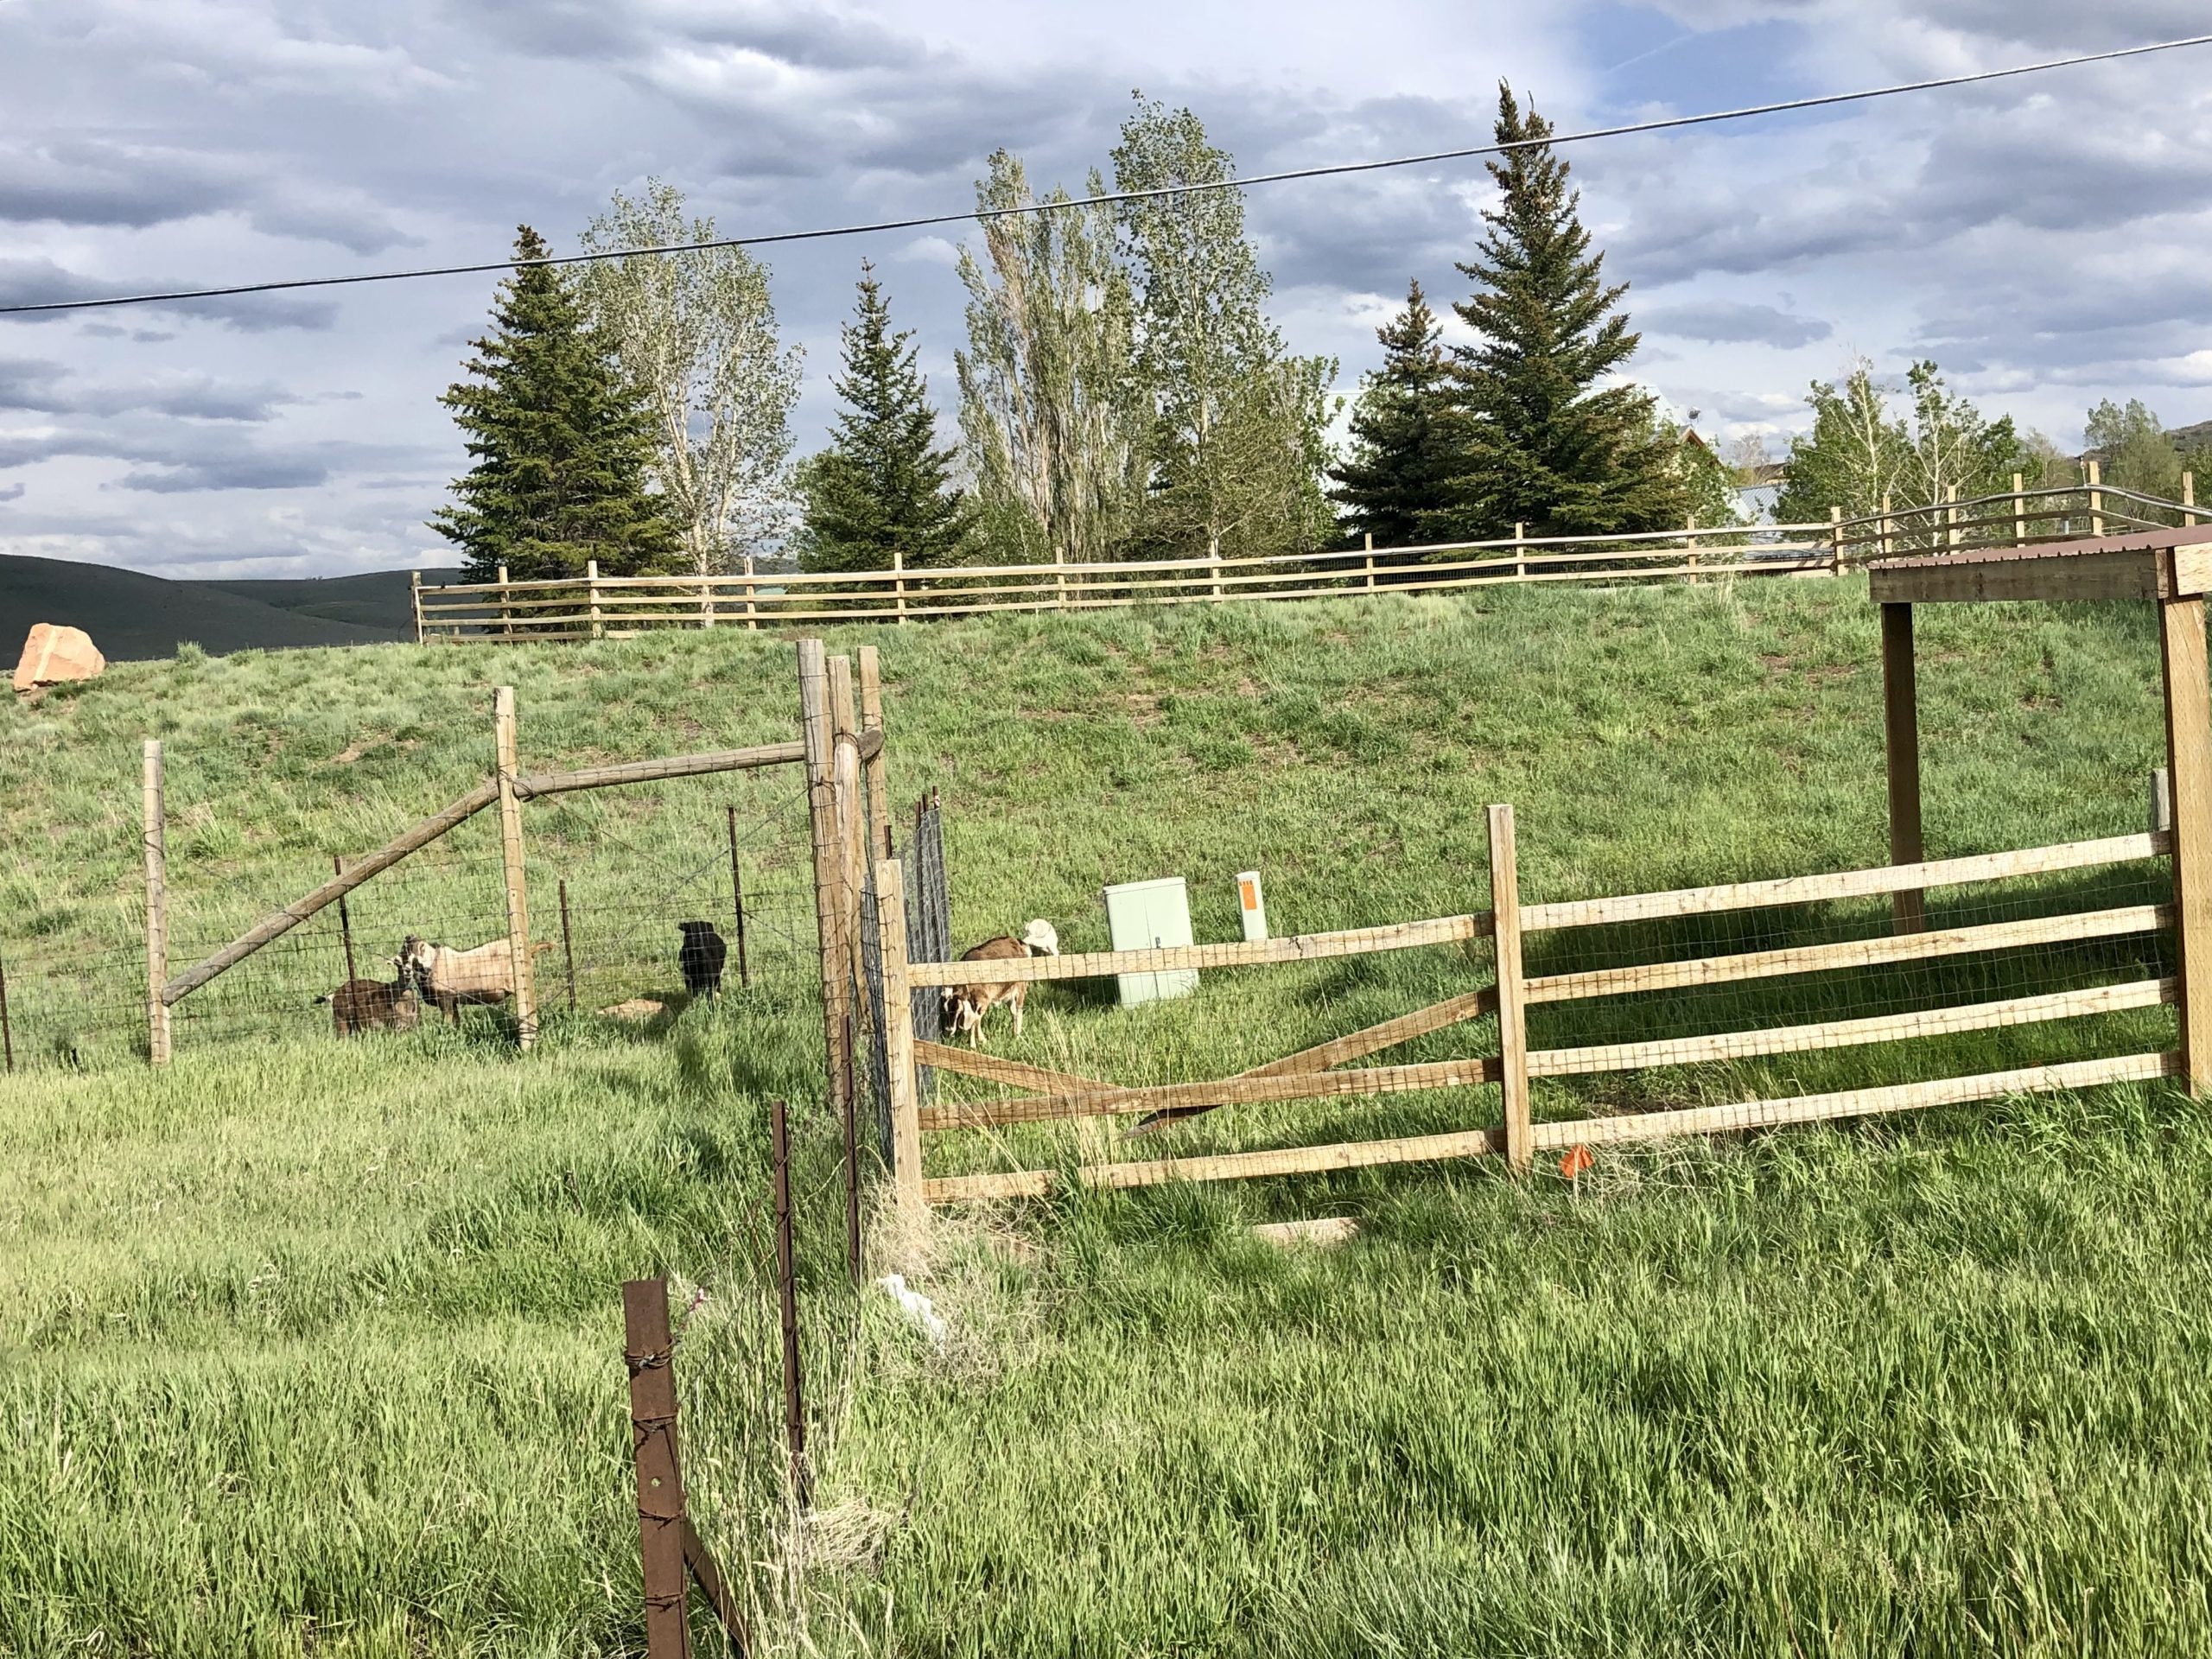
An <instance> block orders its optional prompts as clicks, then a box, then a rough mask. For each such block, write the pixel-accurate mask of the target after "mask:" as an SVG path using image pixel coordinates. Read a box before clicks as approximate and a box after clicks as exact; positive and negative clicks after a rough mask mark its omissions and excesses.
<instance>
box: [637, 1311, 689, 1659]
mask: <svg viewBox="0 0 2212 1659" xmlns="http://www.w3.org/2000/svg"><path fill="white" fill-rule="evenodd" d="M622 1335H623V1351H622V1361H623V1364H624V1366H625V1368H626V1370H628V1371H629V1373H630V1445H631V1448H632V1456H633V1457H634V1458H635V1459H636V1462H637V1468H638V1554H639V1560H640V1562H641V1564H642V1565H643V1567H644V1568H645V1652H646V1654H647V1655H648V1656H649V1659H688V1656H689V1655H690V1651H691V1630H690V1621H689V1619H688V1618H686V1616H685V1608H684V1589H683V1541H684V1539H683V1535H684V1533H685V1532H686V1531H687V1530H688V1529H689V1522H688V1519H687V1517H686V1516H685V1515H684V1512H683V1465H682V1464H681V1463H680V1462H679V1461H678V1459H677V1451H676V1377H675V1375H674V1370H673V1362H674V1349H675V1339H674V1338H673V1337H672V1336H671V1333H670V1332H669V1328H668V1281H666V1280H665V1279H632V1280H630V1281H627V1282H626V1283H625V1284H624V1285H623V1287H622Z"/></svg>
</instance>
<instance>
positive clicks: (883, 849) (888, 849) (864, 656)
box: [860, 645, 892, 859]
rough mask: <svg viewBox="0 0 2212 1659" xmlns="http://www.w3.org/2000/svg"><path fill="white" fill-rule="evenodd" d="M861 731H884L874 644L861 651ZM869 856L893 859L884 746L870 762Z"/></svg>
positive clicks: (880, 678)
mask: <svg viewBox="0 0 2212 1659" xmlns="http://www.w3.org/2000/svg"><path fill="white" fill-rule="evenodd" d="M860 664H861V730H862V731H863V732H880V731H881V730H882V729H883V658H882V657H881V655H880V653H879V652H877V651H876V648H875V647H874V645H862V646H861V649H860ZM891 853H892V846H891V761H890V757H889V756H887V755H886V754H885V753H884V752H883V750H882V748H881V747H878V748H877V750H876V752H875V753H874V756H873V757H872V758H871V759H870V760H868V856H869V857H870V858H871V859H876V858H888V857H890V856H891Z"/></svg>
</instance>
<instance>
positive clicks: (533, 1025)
mask: <svg viewBox="0 0 2212 1659" xmlns="http://www.w3.org/2000/svg"><path fill="white" fill-rule="evenodd" d="M492 732H493V745H494V747H495V749H496V752H497V757H498V762H499V874H500V876H501V879H502V880H504V882H505V886H506V890H507V956H508V959H509V960H510V961H511V962H512V963H513V964H514V983H515V1040H516V1041H517V1043H518V1044H519V1045H520V1046H522V1047H524V1048H528V1047H530V1046H531V1045H532V1044H534V1043H536V1042H537V987H536V986H535V985H534V984H532V983H531V954H530V893H529V890H528V887H527V886H526V884H525V882H524V876H523V861H522V798H521V797H520V796H518V795H517V794H516V793H515V775H516V774H517V773H518V772H520V771H521V770H522V765H521V760H520V754H519V745H518V741H517V739H516V736H515V689H514V687H512V686H511V685H503V686H500V687H499V688H498V689H497V690H494V691H493V693H492Z"/></svg>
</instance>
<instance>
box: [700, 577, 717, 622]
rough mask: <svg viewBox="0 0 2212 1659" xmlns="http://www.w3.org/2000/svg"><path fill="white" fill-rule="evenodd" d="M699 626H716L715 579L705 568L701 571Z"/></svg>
mask: <svg viewBox="0 0 2212 1659" xmlns="http://www.w3.org/2000/svg"><path fill="white" fill-rule="evenodd" d="M699 626H701V627H702V628H711V627H713V626H715V579H714V577H713V575H711V574H709V572H707V571H704V570H702V571H701V572H700V573H699Z"/></svg>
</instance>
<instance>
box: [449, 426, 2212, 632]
mask: <svg viewBox="0 0 2212 1659" xmlns="http://www.w3.org/2000/svg"><path fill="white" fill-rule="evenodd" d="M2090 472H2091V478H2090V481H2089V483H2088V484H2087V485H2084V486H2069V487H2065V488H2058V489H2047V490H2029V489H2024V488H2022V487H2021V486H2020V481H2019V480H2017V479H2016V480H2014V488H2013V489H2012V492H2011V493H2006V494H2003V495H1994V496H1984V497H1979V498H1974V499H1967V500H1959V499H1955V493H1954V496H1953V499H1947V500H1945V501H1943V502H1942V503H1940V504H1937V505H1923V506H1902V507H1898V508H1897V509H1895V510H1893V511H1892V510H1891V509H1890V508H1889V507H1888V506H1887V505H1886V504H1885V508H1884V510H1883V511H1882V512H1878V513H1875V514H1872V515H1870V516H1867V517H1865V518H1844V517H1842V516H1841V514H1840V513H1839V514H1836V515H1834V516H1832V517H1831V518H1829V519H1828V520H1827V522H1825V523H1805V524H1758V525H1733V526H1729V527H1726V528H1720V529H1707V530H1700V529H1698V528H1696V527H1694V526H1692V527H1689V528H1686V529H1683V530H1680V531H1670V532H1668V533H1666V534H1653V533H1649V532H1638V533H1634V534H1620V535H1608V536H1527V535H1522V534H1519V533H1517V532H1516V534H1515V535H1513V536H1511V537H1500V538H1497V539H1494V540H1489V541H1474V542H1440V543H1427V544H1424V545H1421V546H1414V547H1391V548H1378V547H1375V546H1372V545H1369V546H1365V547H1358V548H1350V549H1341V550H1334V551H1327V552H1313V553H1283V554H1268V555H1264V556H1241V557H1226V558H1224V557H1221V556H1217V555H1208V556H1200V557H1196V558H1174V559H1133V560H1126V561H1119V562H1114V563H1068V562H1066V561H1060V562H1057V563H1050V564H1011V565H964V566H951V567H942V568H934V567H933V568H927V569H919V568H911V567H908V566H907V565H906V564H905V563H903V562H899V561H897V560H895V559H894V563H893V568H892V569H888V570H857V571H839V572H835V573H801V572H791V573H779V572H774V571H768V570H763V569H760V568H759V567H758V565H757V564H755V563H754V562H753V561H752V560H749V559H748V560H747V562H746V564H745V567H744V569H742V570H741V571H739V572H736V573H734V574H731V575H712V576H700V575H681V576H611V575H608V576H603V575H600V573H599V567H598V565H597V563H592V564H590V565H588V567H587V568H586V570H585V574H584V575H583V576H582V578H581V579H578V578H575V577H567V578H561V579H556V580H548V581H536V582H510V581H508V580H506V577H505V570H504V569H502V571H501V573H500V577H499V580H498V581H496V582H463V583H447V584H444V585H442V586H437V587H427V588H426V587H423V586H422V585H421V575H420V573H417V575H416V578H415V582H416V586H415V588H414V593H413V604H414V615H415V637H416V640H417V642H418V643H419V642H423V641H429V640H461V641H475V642H491V643H499V642H505V643H510V644H512V643H515V642H518V641H524V640H532V639H619V638H622V637H625V636H626V635H630V634H633V633H636V632H639V630H641V629H645V628H653V627H700V628H711V627H716V626H737V627H748V628H758V627H760V626H772V627H779V626H786V625H792V624H809V623H821V622H908V621H920V620H927V619H931V618H936V617H950V616H971V615H976V614H980V613H990V612H1012V613H1025V612H1039V611H1062V612H1065V611H1090V610H1106V609H1118V608H1123V607H1131V606H1138V605H1198V604H1218V603H1222V602H1224V601H1233V600H1287V599H1313V598H1320V597H1325V596H1329V595H1335V596H1338V597H1343V596H1344V595H1346V594H1370V593H1377V594H1436V593H1452V592H1457V591H1460V590H1463V589H1466V588H1481V587H1488V586H1491V585H1493V584H1496V583H1501V582H1505V583H1514V582H1599V583H1608V584H1618V583H1620V582H1644V581H1654V580H1662V581H1686V582H1702V581H1707V580H1711V579H1714V578H1719V577H1733V576H1770V575H1794V576H1822V575H1836V574H1839V573H1840V572H1841V571H1843V570H1845V569H1849V568H1850V567H1852V566H1853V565H1855V564H1859V563H1865V562H1866V561H1867V560H1869V559H1874V558H1880V557H1885V556H1891V555H1895V554H1898V553H1908V552H1917V551H1924V550H1929V549H1944V548H1948V549H1956V550H1961V551H1965V550H1972V549H1979V548H1987V547H1993V546H2013V545H2019V546H2027V545H2031V544H2033V543H2037V542H2045V541H2056V540H2063V539H2065V538H2066V537H2068V536H2069V535H2072V536H2079V535H2082V534H2085V533H2088V534H2095V535H2103V534H2104V533H2105V530H2106V527H2107V525H2110V526H2112V527H2113V528H2115V529H2133V528H2145V527H2149V526H2152V525H2156V524H2182V523H2190V524H2193V523H2195V522H2196V506H2195V505H2194V502H2195V490H2194V480H2185V482H2184V486H2183V500H2181V501H2178V502H2171V501H2161V500H2159V499H2157V498H2155V497H2152V496H2145V495H2140V494H2138V493H2134V492H2133V491H2128V490H2122V489H2115V488H2111V487H2108V486H2103V485H2101V484H2100V483H2098V482H2097V480H2096V478H2095V476H2094V474H2095V467H2094V463H2092V465H2091V467H2090Z"/></svg>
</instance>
